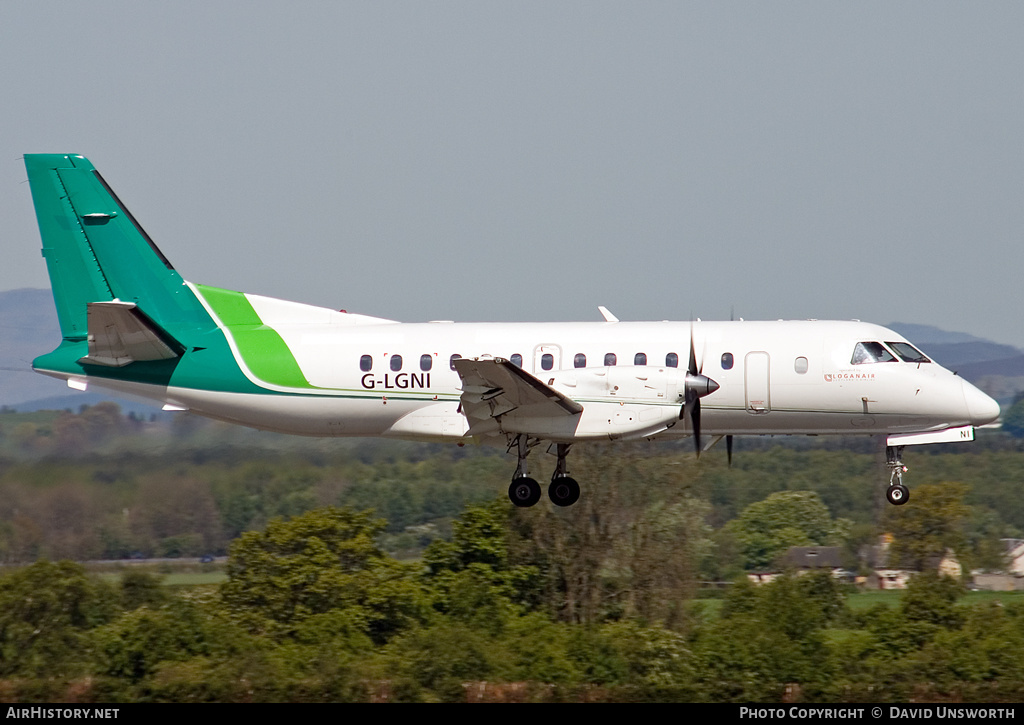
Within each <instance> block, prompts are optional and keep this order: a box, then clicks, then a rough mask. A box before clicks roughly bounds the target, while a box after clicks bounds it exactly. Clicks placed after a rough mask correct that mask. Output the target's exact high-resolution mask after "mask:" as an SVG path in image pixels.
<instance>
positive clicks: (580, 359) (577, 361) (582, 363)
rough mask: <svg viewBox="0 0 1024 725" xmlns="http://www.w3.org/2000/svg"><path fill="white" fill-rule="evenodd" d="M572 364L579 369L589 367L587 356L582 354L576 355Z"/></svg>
mask: <svg viewBox="0 0 1024 725" xmlns="http://www.w3.org/2000/svg"><path fill="white" fill-rule="evenodd" d="M572 364H573V365H574V366H576V367H578V368H585V367H586V366H587V356H586V355H584V354H583V353H582V352H578V353H576V357H574V358H573V359H572Z"/></svg>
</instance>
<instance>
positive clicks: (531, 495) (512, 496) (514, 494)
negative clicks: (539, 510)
mask: <svg viewBox="0 0 1024 725" xmlns="http://www.w3.org/2000/svg"><path fill="white" fill-rule="evenodd" d="M508 499H509V501H511V502H512V503H514V504H515V505H516V506H518V507H519V508H528V507H530V506H533V505H534V504H535V503H537V502H538V501H540V484H539V483H537V482H536V481H534V480H533V479H532V478H529V477H527V476H520V477H519V478H513V479H512V483H511V484H510V485H509V487H508Z"/></svg>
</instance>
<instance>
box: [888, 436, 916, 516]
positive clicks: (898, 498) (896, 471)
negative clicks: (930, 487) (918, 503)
mask: <svg viewBox="0 0 1024 725" xmlns="http://www.w3.org/2000/svg"><path fill="white" fill-rule="evenodd" d="M902 455H903V446H886V448H885V465H886V466H887V467H888V469H889V488H888V490H887V491H886V492H885V497H886V498H887V499H888V500H889V503H891V504H892V505H893V506H902V505H903V504H905V503H906V502H907V501H909V500H910V491H909V490H908V489H907V487H906V486H904V485H903V474H904V473H906V472H907V467H906V466H904V465H903V461H901V460H900V457H901V456H902Z"/></svg>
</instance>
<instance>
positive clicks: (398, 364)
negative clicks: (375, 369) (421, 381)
mask: <svg viewBox="0 0 1024 725" xmlns="http://www.w3.org/2000/svg"><path fill="white" fill-rule="evenodd" d="M391 369H392V370H394V371H395V372H396V373H397V372H398V371H399V370H401V369H402V356H401V355H392V356H391Z"/></svg>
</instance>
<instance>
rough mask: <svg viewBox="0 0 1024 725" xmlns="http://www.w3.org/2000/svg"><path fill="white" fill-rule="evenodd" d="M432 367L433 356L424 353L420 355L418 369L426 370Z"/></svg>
mask: <svg viewBox="0 0 1024 725" xmlns="http://www.w3.org/2000/svg"><path fill="white" fill-rule="evenodd" d="M432 367H434V358H433V357H431V356H430V355H428V354H426V353H424V354H422V355H420V370H422V371H423V372H427V371H428V370H430V368H432Z"/></svg>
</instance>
